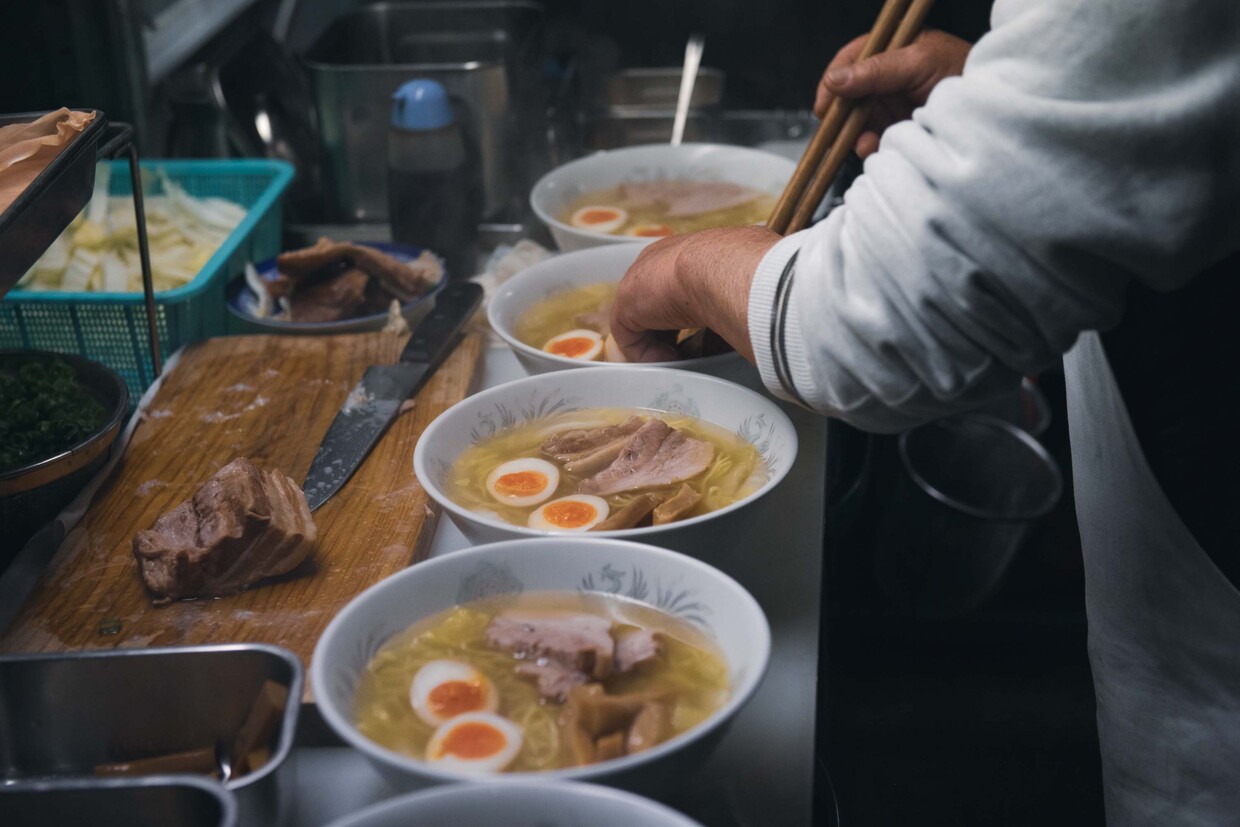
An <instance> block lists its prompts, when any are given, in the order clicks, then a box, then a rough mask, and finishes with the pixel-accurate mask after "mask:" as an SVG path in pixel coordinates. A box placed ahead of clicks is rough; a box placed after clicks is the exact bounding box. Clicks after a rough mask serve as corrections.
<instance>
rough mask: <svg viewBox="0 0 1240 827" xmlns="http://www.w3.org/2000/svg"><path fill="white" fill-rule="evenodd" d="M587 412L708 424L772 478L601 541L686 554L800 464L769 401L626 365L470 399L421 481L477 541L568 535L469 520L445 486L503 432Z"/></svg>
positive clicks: (441, 427)
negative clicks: (689, 513)
mask: <svg viewBox="0 0 1240 827" xmlns="http://www.w3.org/2000/svg"><path fill="white" fill-rule="evenodd" d="M583 408H640V409H643V410H649V411H659V412H665V413H681V414H687V415H689V416H693V417H697V418H698V419H703V420H705V421H707V422H711V423H714V424H715V425H718V426H721V427H722V428H724V429H726V430H728V431H732V432H733V433H735V434H737V435H738V436H739V437H741V438H742V439H744V440H746V441H748V442H750V443H751V444H752V445H753V446H754V447H755V448H757V449H758V453H759V454H760V455H761V458H762V461H763V462H764V463H765V464H766V467H767V472H768V478H767V481H766V483H765V484H764V485H763V486H762V487H761V488H759V489H758V490H757V491H755V492H754V493H752V494H750V495H749V496H748V497H745V498H743V499H741V500H738V501H736V502H734V503H732V504H731V505H729V506H725V507H724V508H720V509H717V510H715V511H712V512H710V513H709V514H702V515H699V516H697V517H691V518H689V519H687V520H680V521H679V522H675V523H667V524H665V525H660V526H646V527H644V528H628V529H621V530H618V531H597V532H591V536H594V537H628V538H631V539H639V538H640V539H649V540H652V541H654V542H658V543H659V544H660V545H663V546H666V547H668V548H677V547H681V544H680V543H678V542H673V541H669V537H671V536H672V535H680V536H682V537H683V536H684V535H692V534H694V533H699V532H701V530H702V529H703V527H704V524H707V523H710V524H713V523H716V522H723V521H724V520H728V519H741V518H743V517H744V513H743V510H744V509H745V507H746V506H747V505H749V504H750V503H752V502H754V501H755V500H757V499H758V498H760V497H762V496H764V495H765V494H767V493H768V492H770V490H771V489H773V488H774V487H775V486H776V485H778V484H779V481H780V480H782V479H783V478H784V476H785V475H786V474H787V473H788V470H789V469H790V468H791V467H792V463H793V460H795V459H796V453H797V435H796V429H795V428H794V427H793V425H792V422H791V421H790V420H789V419H788V416H787V415H786V414H785V413H784V412H783V411H781V410H780V409H779V406H778V405H776V404H775V403H774V402H772V401H771V400H770V399H768V398H766V397H765V396H762V395H761V394H758V393H755V392H753V391H751V390H749V389H748V388H743V387H741V386H740V385H737V384H734V383H732V382H727V381H725V380H723V379H716V378H714V377H712V376H704V375H702V374H700V373H691V372H689V371H683V370H668V369H667V368H651V367H642V366H638V365H617V366H616V367H615V368H614V369H612V370H597V369H594V368H577V369H576V370H563V371H554V372H552V373H543V374H540V375H537V376H530V377H527V378H525V379H517V380H516V381H513V382H508V383H507V384H504V385H500V386H498V387H494V388H490V389H489V390H485V391H482V392H480V393H476V394H474V395H473V396H470V397H467V398H466V399H464V400H462V401H460V402H458V403H457V404H455V405H453V406H452V407H451V408H449V409H448V410H446V411H444V412H443V413H442V414H440V415H439V416H438V417H437V418H436V419H435V421H434V422H432V423H431V424H430V425H429V426H428V427H427V428H426V430H425V431H423V433H422V436H421V438H420V439H419V440H418V444H417V447H416V448H415V449H414V451H413V472H414V473H415V474H416V475H417V477H418V481H419V482H420V483H421V484H422V487H423V488H425V489H426V491H427V493H428V494H430V496H431V497H432V498H433V499H434V500H435V501H436V502H437V503H439V504H440V505H441V506H443V508H444V510H445V511H446V512H447V513H448V516H449V517H450V518H451V519H452V522H454V523H456V525H457V527H458V528H460V530H461V532H462V533H463V534H464V535H465V536H466V537H468V538H469V539H470V540H471V541H472V542H475V543H489V542H493V541H495V540H506V539H510V538H513V537H546V536H548V535H559V532H555V531H543V530H540V529H536V528H529V527H528V526H519V525H514V524H513V523H510V522H508V521H507V520H504V519H503V518H501V517H498V516H495V515H487V514H479V513H477V512H474V511H470V510H469V509H467V508H464V507H463V506H460V505H458V504H457V503H455V502H454V501H453V500H452V499H451V498H450V497H448V494H447V491H446V481H447V478H448V475H449V474H450V473H451V469H452V464H453V462H455V461H456V458H457V457H458V456H460V454H461V452H462V451H464V450H465V449H466V448H468V447H469V446H471V445H474V444H477V443H478V442H480V441H481V440H484V439H486V438H488V437H490V436H492V435H494V434H495V433H497V432H499V431H501V430H503V429H506V428H510V427H513V426H516V425H522V424H525V423H527V422H532V421H534V420H537V419H541V418H543V417H547V416H551V415H553V414H560V413H564V412H567V411H572V410H580V409H583ZM712 528H713V529H717V528H718V527H717V526H714V525H712ZM714 533H716V534H718V533H720V532H718V531H716V532H714Z"/></svg>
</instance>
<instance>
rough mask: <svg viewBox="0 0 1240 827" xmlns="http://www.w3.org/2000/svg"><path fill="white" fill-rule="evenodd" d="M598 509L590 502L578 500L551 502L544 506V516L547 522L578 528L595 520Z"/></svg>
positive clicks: (563, 526)
mask: <svg viewBox="0 0 1240 827" xmlns="http://www.w3.org/2000/svg"><path fill="white" fill-rule="evenodd" d="M597 515H598V509H597V508H595V507H594V506H592V505H590V504H589V503H583V502H578V501H576V500H566V501H565V502H559V503H551V504H550V505H548V506H545V507H544V508H543V517H545V518H546V520H547V522H549V523H551V524H552V525H554V526H559V527H560V528H578V527H580V526H583V525H585V524H586V523H588V522H590V521H591V520H593V519H594V518H595V517H596V516H597Z"/></svg>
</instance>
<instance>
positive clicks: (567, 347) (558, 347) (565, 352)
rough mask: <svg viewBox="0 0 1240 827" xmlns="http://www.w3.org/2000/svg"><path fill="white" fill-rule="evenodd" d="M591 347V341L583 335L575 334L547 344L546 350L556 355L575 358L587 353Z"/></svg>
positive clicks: (592, 345)
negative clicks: (569, 337) (573, 336)
mask: <svg viewBox="0 0 1240 827" xmlns="http://www.w3.org/2000/svg"><path fill="white" fill-rule="evenodd" d="M592 347H594V342H593V341H591V340H590V339H587V338H586V337H585V336H577V337H575V338H572V339H561V340H560V341H558V342H556V343H555V344H553V345H549V346H548V347H547V352H548V353H553V354H555V355H556V356H567V357H568V358H570V359H576V358H577V357H579V356H581V355H583V354H585V353H588V352H589V351H590V348H592Z"/></svg>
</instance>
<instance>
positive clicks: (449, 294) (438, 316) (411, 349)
mask: <svg viewBox="0 0 1240 827" xmlns="http://www.w3.org/2000/svg"><path fill="white" fill-rule="evenodd" d="M481 301H482V288H481V287H480V286H478V285H477V284H473V283H470V282H460V283H453V284H449V285H447V286H446V287H444V288H443V289H442V290H440V291H439V295H438V296H436V297H435V307H434V309H432V310H431V312H430V314H428V315H427V317H426V318H425V319H423V320H422V321H421V322H420V323H419V324H418V326H417V327H416V328H414V331H413V335H412V336H410V337H409V343H408V344H406V345H405V349H404V350H403V351H402V352H401V354H400V361H399V362H397V363H396V364H395V365H372V366H370V367H368V368H366V374H365V375H364V376H363V377H362V381H360V382H358V383H357V386H356V387H354V388H353V390H352V391H350V392H349V395H348V397H346V398H345V401H344V405H342V406H341V407H340V413H338V414H336V418H335V419H333V420H332V424H331V427H329V428H328V429H327V434H326V435H325V436H324V437H323V442H322V444H320V445H319V451H318V453H317V454H315V455H314V460H313V461H312V462H311V463H310V473H308V474H306V484H305V485H303V486H302V488H303V490H305V492H306V500H307V501H308V502H309V503H310V510H311V511H314V510H315V509H316V508H318V507H319V506H320V505H322V504H323V503H325V502H327V500H328V499H330V498H331V496H332V495H333V494H335V493H336V492H337V491H339V490H340V488H341V486H343V485H344V484H345V483H346V482H348V480H349V477H351V476H353V472H354V471H356V470H357V469H358V467H359V466H361V464H362V461H363V460H365V459H366V455H367V454H369V453H370V449H371V448H373V447H374V444H375V443H376V442H377V441H378V440H379V437H380V436H382V435H383V432H384V431H386V430H387V427H388V425H390V424H391V422H392V420H393V419H395V418H396V414H397V413H398V412H399V411H400V406H401V403H403V402H404V401H405V400H406V399H409V398H410V397H411V396H413V395H414V394H415V393H417V392H418V390H419V389H421V387H422V386H423V385H424V384H426V380H427V379H429V378H430V376H431V374H432V373H434V372H435V369H436V368H438V367H439V366H440V365H441V364H443V361H444V359H446V358H447V357H448V354H449V353H451V352H452V348H453V347H455V346H456V343H457V342H459V341H460V339H461V337H462V336H463V335H464V327H465V323H466V322H467V321H468V320H469V319H470V317H471V316H473V315H474V311H475V310H477V309H478V304H479V303H480V302H481Z"/></svg>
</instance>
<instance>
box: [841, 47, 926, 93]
mask: <svg viewBox="0 0 1240 827" xmlns="http://www.w3.org/2000/svg"><path fill="white" fill-rule="evenodd" d="M922 70H923V67H922V66H921V63H920V61H919V60H918V54H917V51H916V50H914V49H910V48H904V49H897V50H895V51H894V52H882V53H880V54H877V55H874V57H871V58H867V59H866V60H863V61H861V62H859V63H854V64H852V65H851V66H836V67H835V68H833V69H831V70H830V71H828V72H827V78H826V80H827V87H828V88H829V89H830V90H831V92H833V93H834V94H836V95H839V96H840V97H842V98H862V97H867V96H869V95H890V94H895V93H898V92H908V91H911V90H913V89H915V88H916V87H917V86H918V85H919V84H920V83H921V82H922V80H923V78H922V75H923V71H922Z"/></svg>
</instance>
